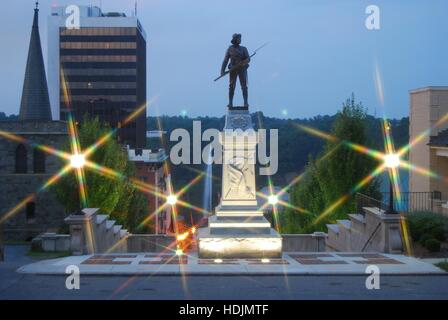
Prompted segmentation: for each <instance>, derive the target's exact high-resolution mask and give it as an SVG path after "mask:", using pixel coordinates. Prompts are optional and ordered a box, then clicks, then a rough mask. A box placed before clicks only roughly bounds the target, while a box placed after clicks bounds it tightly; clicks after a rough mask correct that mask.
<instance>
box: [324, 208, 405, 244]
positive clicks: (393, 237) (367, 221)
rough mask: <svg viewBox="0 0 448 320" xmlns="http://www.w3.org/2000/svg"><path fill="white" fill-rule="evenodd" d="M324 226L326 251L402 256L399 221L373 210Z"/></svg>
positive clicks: (366, 209)
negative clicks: (326, 234) (326, 231)
mask: <svg viewBox="0 0 448 320" xmlns="http://www.w3.org/2000/svg"><path fill="white" fill-rule="evenodd" d="M362 210H363V212H364V215H362V214H350V215H349V219H348V220H337V221H336V222H337V223H335V224H328V225H327V228H328V238H327V240H326V247H327V251H343V252H384V253H402V251H403V249H402V237H401V230H400V221H401V217H400V215H398V214H386V213H385V212H384V211H383V210H381V209H378V208H375V207H363V208H362Z"/></svg>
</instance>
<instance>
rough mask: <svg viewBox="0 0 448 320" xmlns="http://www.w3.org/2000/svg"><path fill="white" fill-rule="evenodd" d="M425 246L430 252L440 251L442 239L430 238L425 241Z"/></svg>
mask: <svg viewBox="0 0 448 320" xmlns="http://www.w3.org/2000/svg"><path fill="white" fill-rule="evenodd" d="M425 248H426V249H428V250H429V252H439V251H440V241H439V240H437V239H433V238H432V239H428V240H426V241H425Z"/></svg>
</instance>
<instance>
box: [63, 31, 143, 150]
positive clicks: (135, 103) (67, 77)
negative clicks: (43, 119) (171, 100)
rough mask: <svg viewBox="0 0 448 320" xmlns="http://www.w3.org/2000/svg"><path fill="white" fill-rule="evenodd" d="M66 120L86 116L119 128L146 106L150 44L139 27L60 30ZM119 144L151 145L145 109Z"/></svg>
mask: <svg viewBox="0 0 448 320" xmlns="http://www.w3.org/2000/svg"><path fill="white" fill-rule="evenodd" d="M59 32H60V47H59V56H60V68H61V71H62V72H61V79H60V81H61V82H62V81H64V82H65V87H66V88H67V91H68V94H69V95H70V99H68V100H67V99H64V97H63V96H64V92H63V89H62V88H63V86H62V85H61V92H60V95H61V98H60V104H61V106H60V110H61V115H60V116H61V119H62V120H64V119H67V113H68V112H70V111H71V112H72V114H73V116H74V118H75V119H76V120H77V121H79V120H82V118H83V116H84V114H85V113H88V114H90V115H92V116H98V117H99V119H100V120H101V121H104V122H107V123H109V124H110V125H111V126H112V127H117V126H118V124H119V122H121V121H123V120H124V119H125V118H126V117H127V116H128V115H129V114H131V113H132V112H133V111H134V110H135V109H136V108H139V107H140V106H142V105H144V104H146V41H145V39H144V37H143V36H142V34H141V33H140V31H139V29H138V28H137V27H135V28H134V27H101V28H100V27H98V28H97V27H86V28H81V29H72V30H69V29H66V28H60V30H59ZM119 138H120V141H121V142H122V143H124V144H129V145H130V146H131V147H132V148H144V147H145V146H146V111H144V112H142V113H141V114H140V116H139V117H137V118H136V119H134V120H133V121H131V122H130V123H128V124H127V125H126V126H124V127H122V128H121V129H120V130H119Z"/></svg>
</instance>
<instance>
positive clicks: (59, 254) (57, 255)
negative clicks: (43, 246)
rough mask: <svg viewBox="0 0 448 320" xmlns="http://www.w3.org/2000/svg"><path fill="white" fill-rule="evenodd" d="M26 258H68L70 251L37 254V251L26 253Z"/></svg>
mask: <svg viewBox="0 0 448 320" xmlns="http://www.w3.org/2000/svg"><path fill="white" fill-rule="evenodd" d="M26 255H27V256H29V257H31V258H34V259H38V260H46V259H56V258H63V257H68V256H70V255H71V253H70V251H55V252H38V251H31V250H30V251H28V253H27V254H26Z"/></svg>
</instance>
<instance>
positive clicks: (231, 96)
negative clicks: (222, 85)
mask: <svg viewBox="0 0 448 320" xmlns="http://www.w3.org/2000/svg"><path fill="white" fill-rule="evenodd" d="M234 93H235V92H232V90H230V92H229V104H228V105H227V108H229V109H230V108H233V95H234Z"/></svg>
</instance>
